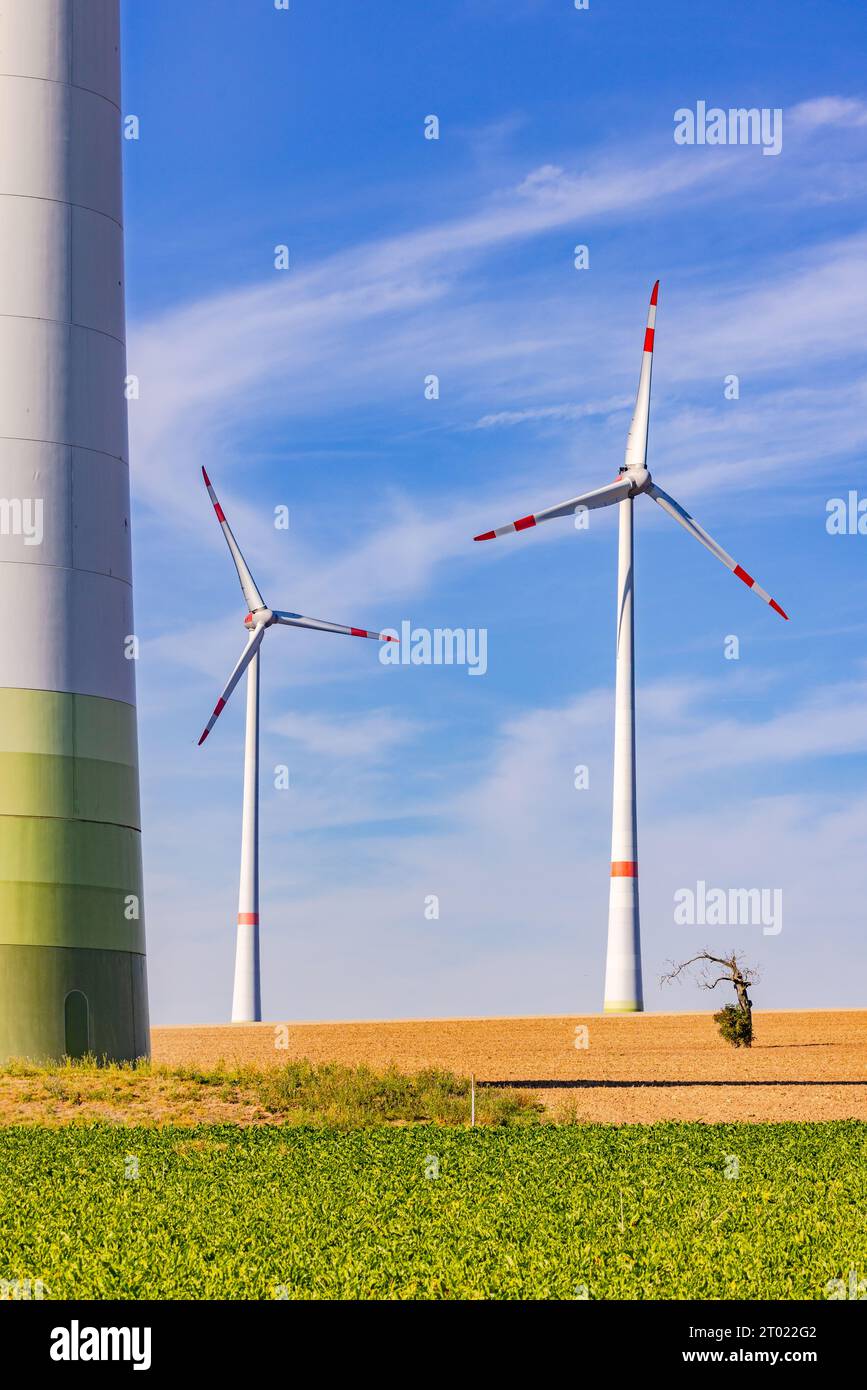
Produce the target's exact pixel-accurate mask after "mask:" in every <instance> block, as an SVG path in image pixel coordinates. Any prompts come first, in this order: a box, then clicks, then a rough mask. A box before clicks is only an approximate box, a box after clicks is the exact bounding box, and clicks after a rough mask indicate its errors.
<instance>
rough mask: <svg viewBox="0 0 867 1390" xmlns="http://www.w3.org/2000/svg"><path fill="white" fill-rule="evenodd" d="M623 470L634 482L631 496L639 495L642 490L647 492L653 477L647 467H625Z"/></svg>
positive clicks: (632, 482) (631, 481)
mask: <svg viewBox="0 0 867 1390" xmlns="http://www.w3.org/2000/svg"><path fill="white" fill-rule="evenodd" d="M623 472H624V473H625V475H626V477H627V478H628V479H629V481H630V483H631V484H632V487H631V489H630V493H629V495H630V497H637V496H638V494H639V493H640V492H646V491H647V489H648V488H649V487H650V483H651V477H650V473H649V472H648V470H647V469H646V468H643V467H642V468H624V469H623Z"/></svg>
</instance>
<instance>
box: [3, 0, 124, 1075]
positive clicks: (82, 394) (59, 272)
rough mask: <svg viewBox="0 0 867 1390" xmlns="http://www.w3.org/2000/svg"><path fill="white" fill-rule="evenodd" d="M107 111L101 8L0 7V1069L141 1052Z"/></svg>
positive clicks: (72, 1) (108, 31) (108, 60)
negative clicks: (21, 1062)
mask: <svg viewBox="0 0 867 1390" xmlns="http://www.w3.org/2000/svg"><path fill="white" fill-rule="evenodd" d="M119 103H120V57H119V11H118V0H38V3H36V0H3V3H2V4H0V171H2V182H0V496H2V498H3V499H4V500H3V507H4V508H7V509H8V515H9V516H11V518H12V523H13V524H12V525H11V526H7V525H4V526H3V528H2V535H0V731H2V744H0V825H2V833H0V1061H5V1060H6V1059H8V1058H10V1057H29V1058H34V1059H46V1060H47V1059H51V1058H58V1057H61V1056H63V1055H64V1054H66V1055H69V1056H76V1057H78V1056H81V1055H83V1054H84V1053H87V1052H91V1053H93V1054H95V1055H96V1056H97V1057H103V1056H105V1057H108V1058H110V1059H116V1060H126V1059H129V1060H132V1059H135V1058H137V1057H142V1056H146V1055H147V1054H148V1053H149V1051H150V1038H149V1030H148V1009H147V984H146V979H145V955H144V950H145V943H144V919H143V907H142V882H141V848H140V840H141V833H140V825H141V821H140V817H139V787H138V754H137V737H136V710H135V661H134V660H132V659H130V658H131V657H132V656H133V655H134V650H133V636H134V634H135V627H134V625H133V613H132V572H131V565H130V520H129V518H130V508H129V467H128V451H127V417H126V399H125V394H124V379H125V376H126V360H125V350H124V290H123V212H122V206H121V202H122V199H121V153H120V152H121V131H120V105H119ZM19 523H20V524H19Z"/></svg>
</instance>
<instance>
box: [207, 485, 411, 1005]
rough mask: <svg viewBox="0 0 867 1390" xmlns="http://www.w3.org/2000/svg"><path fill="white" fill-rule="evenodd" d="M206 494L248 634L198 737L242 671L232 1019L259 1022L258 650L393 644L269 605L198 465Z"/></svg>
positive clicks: (362, 631)
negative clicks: (331, 643)
mask: <svg viewBox="0 0 867 1390" xmlns="http://www.w3.org/2000/svg"><path fill="white" fill-rule="evenodd" d="M202 477H203V478H204V480H205V487H206V488H207V489H208V496H209V497H210V499H211V501H212V503H213V504H214V511H215V512H216V513H217V520H218V521H219V523H220V526H221V527H222V528H223V535H224V536H225V537H226V544H227V545H228V547H229V550H230V551H231V554H232V559H233V560H234V562H235V569H236V570H237V571H238V578H239V580H240V581H241V592H242V593H243V595H244V601H245V603H246V604H247V610H248V611H247V616H246V618H245V619H244V626H245V627H246V628H247V631H248V634H249V636H248V637H247V645H246V646H245V648H244V650H243V651H242V653H241V655H240V657H239V658H238V661H237V662H236V664H235V669H234V670H233V671H232V674H231V675H230V677H229V679H228V680H227V681H226V684H225V686H224V688H223V692H222V694H221V696H220V698H219V700H218V701H217V703H216V705H215V706H214V713H213V714H212V715H211V717H210V719H209V720H208V723H207V724H206V726H205V729H204V732H203V733H202V736H201V738H200V739H199V746H200V747H201V745H202V744H203V743H204V741H205V739H206V738H207V737H208V734H209V733H210V732H211V730H212V729H213V727H214V725H215V724H216V722H217V720H218V719H219V717H220V715H221V714H222V712H223V710H224V709H225V707H226V703H227V701H228V699H229V696H230V695H231V693H232V691H233V690H234V689H235V686H236V685H237V684H238V681H239V680H240V679H241V677H242V676H243V674H244V672H245V671H246V672H247V727H246V734H245V739H244V807H243V813H242V820H241V881H240V888H239V893H238V934H237V943H236V947H235V987H234V993H233V997H232V1022H233V1023H258V1022H259V1021H260V1020H261V1018H262V997H261V985H260V971H259V648H260V647H261V645H262V641H263V639H264V636H265V633H266V632H267V631H268V629H269V627H273V626H274V625H275V623H276V624H280V625H281V626H285V627H308V628H315V629H316V630H317V631H319V632H338V633H341V634H343V635H344V636H346V637H372V638H374V639H375V640H377V641H380V642H396V641H397V638H396V637H387V636H385V635H384V634H383V633H381V632H368V631H367V629H366V628H363V627H343V626H342V625H341V624H340V623H326V622H322V621H321V620H320V619H319V618H305V617H303V616H302V614H301V613H283V612H281V611H280V610H278V609H274V608H269V607H268V605H267V604H266V602H265V600H264V599H263V597H262V595H261V594H260V593H259V590H258V589H257V587H256V582H255V580H254V579H253V576H252V574H251V573H250V570H249V568H248V565H247V562H246V560H245V559H244V557H243V555H242V554H241V550H240V547H239V546H238V542H237V541H236V540H235V537H234V535H233V534H232V529H231V527H230V526H229V523H228V521H227V520H226V516H225V513H224V511H223V508H222V507H221V506H220V502H219V499H218V497H217V494H216V492H215V491H214V489H213V487H212V486H211V480H210V478H209V477H208V475H207V473H206V472H205V470H204V468H203V469H202Z"/></svg>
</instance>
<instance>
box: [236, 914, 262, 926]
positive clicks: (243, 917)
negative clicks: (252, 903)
mask: <svg viewBox="0 0 867 1390" xmlns="http://www.w3.org/2000/svg"><path fill="white" fill-rule="evenodd" d="M258 925H259V914H258V912H239V913H238V926H239V927H258Z"/></svg>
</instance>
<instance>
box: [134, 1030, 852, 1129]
mask: <svg viewBox="0 0 867 1390" xmlns="http://www.w3.org/2000/svg"><path fill="white" fill-rule="evenodd" d="M582 1029H583V1030H586V1033H584V1032H582V1031H581V1030H582ZM755 1030H756V1040H755V1042H754V1044H753V1047H752V1048H751V1049H748V1050H745V1049H740V1050H737V1049H735V1048H732V1047H729V1046H728V1044H726V1043H724V1042H723V1041H722V1039H721V1038H720V1037H719V1035H718V1033H717V1031H716V1026H715V1024H714V1022H713V1019H712V1018H711V1016H710V1014H637V1015H631V1016H624V1017H619V1016H614V1017H606V1016H601V1015H585V1016H583V1017H579V1016H577V1015H576V1016H575V1017H571V1016H570V1017H561V1018H464V1019H426V1020H407V1021H402V1020H388V1021H385V1022H373V1023H369V1022H363V1023H256V1024H224V1025H220V1026H211V1027H207V1026H202V1027H184V1028H155V1029H154V1030H153V1034H152V1037H153V1059H154V1061H155V1062H158V1063H164V1064H166V1065H168V1066H182V1065H186V1066H189V1065H196V1066H202V1067H207V1066H213V1065H214V1064H215V1063H217V1062H218V1061H223V1062H226V1063H235V1064H239V1063H246V1064H252V1065H255V1066H258V1067H270V1066H275V1065H278V1066H279V1065H280V1063H281V1062H285V1061H286V1060H287V1059H288V1058H302V1057H303V1058H307V1059H308V1060H310V1061H311V1062H326V1061H336V1062H344V1063H347V1064H352V1065H355V1064H358V1063H361V1062H366V1063H369V1064H370V1065H371V1066H374V1067H382V1066H386V1065H388V1064H389V1063H394V1064H395V1065H397V1066H398V1067H400V1068H401V1070H403V1071H417V1070H419V1069H421V1068H422V1067H431V1066H437V1067H444V1068H447V1069H448V1070H450V1071H454V1072H458V1073H460V1074H462V1075H468V1074H473V1075H475V1077H476V1080H477V1081H479V1082H481V1083H484V1082H493V1081H500V1082H504V1083H507V1084H509V1085H521V1086H522V1087H526V1088H527V1089H529V1090H532V1091H534V1093H536V1094H537V1095H538V1097H539V1099H540V1100H542V1101H543V1102H544V1104H545V1105H546V1106H547V1107H548V1108H549V1110H550V1111H551V1112H552V1114H554V1115H557V1116H558V1117H562V1118H564V1119H565V1118H575V1119H577V1120H587V1121H591V1120H592V1121H601V1122H605V1123H614V1124H616V1123H627V1122H630V1123H650V1122H653V1121H657V1120H705V1121H708V1122H712V1121H722V1120H729V1121H731V1120H749V1121H757V1120H765V1121H767V1120H799V1121H805V1120H806V1121H810V1120H840V1119H859V1120H867V1011H865V1010H858V1011H855V1010H848V1011H844V1010H839V1011H836V1010H834V1011H831V1010H829V1011H818V1012H812V1013H811V1012H780V1013H757V1014H756V1015H755ZM585 1042H586V1046H585V1045H584V1043H585ZM576 1044H577V1045H576Z"/></svg>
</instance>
